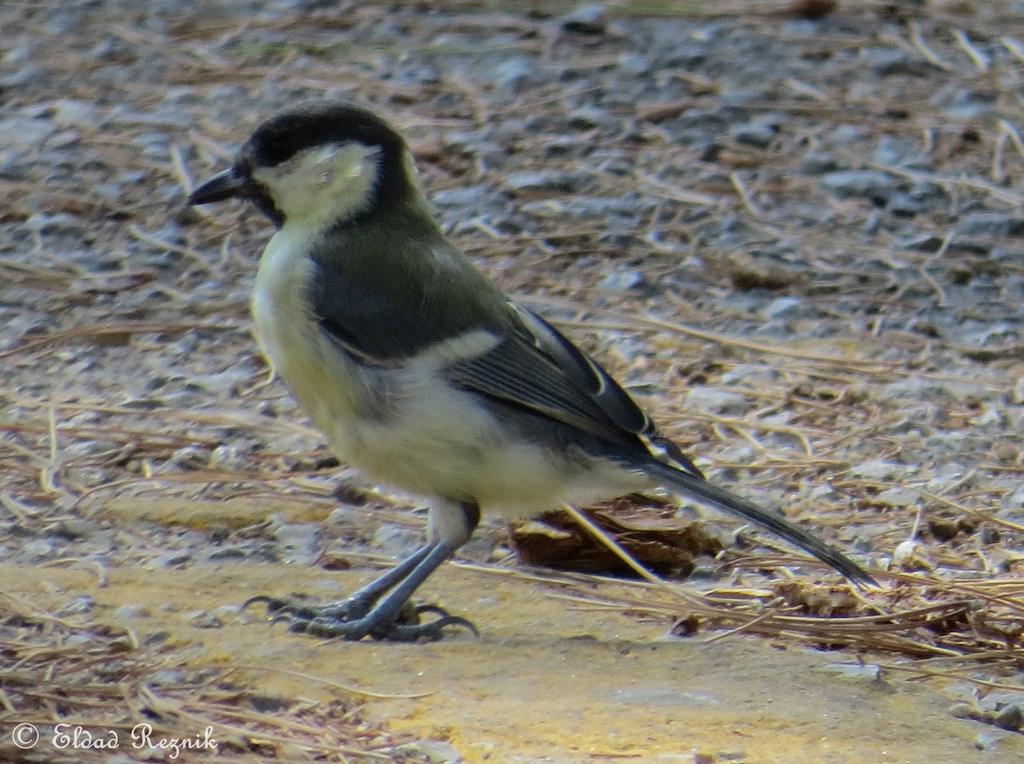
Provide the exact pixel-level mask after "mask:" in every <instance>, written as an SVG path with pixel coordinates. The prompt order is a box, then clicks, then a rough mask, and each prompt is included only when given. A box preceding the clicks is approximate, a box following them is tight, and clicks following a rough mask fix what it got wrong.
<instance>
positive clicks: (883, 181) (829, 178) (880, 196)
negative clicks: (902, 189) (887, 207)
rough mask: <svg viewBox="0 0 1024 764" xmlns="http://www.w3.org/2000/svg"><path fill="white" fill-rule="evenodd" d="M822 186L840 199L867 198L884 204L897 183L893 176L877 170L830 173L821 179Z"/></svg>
mask: <svg viewBox="0 0 1024 764" xmlns="http://www.w3.org/2000/svg"><path fill="white" fill-rule="evenodd" d="M821 184H822V186H824V187H825V189H826V190H827V191H830V192H831V193H833V194H835V195H836V196H838V197H840V198H844V199H848V198H855V197H867V198H869V199H871V200H872V201H874V202H877V203H883V204H884V203H885V202H886V201H887V200H888V199H889V197H890V196H892V194H893V192H894V191H895V189H896V181H895V180H894V179H893V177H892V176H891V175H889V174H888V173H885V172H878V171H876V170H839V171H837V172H830V173H828V174H827V175H825V176H824V177H823V178H822V179H821Z"/></svg>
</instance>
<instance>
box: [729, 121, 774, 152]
mask: <svg viewBox="0 0 1024 764" xmlns="http://www.w3.org/2000/svg"><path fill="white" fill-rule="evenodd" d="M778 132H779V131H778V130H777V129H775V128H773V127H772V126H770V125H763V124H745V125H733V126H732V127H731V128H729V135H730V136H732V139H733V140H734V141H736V143H740V144H743V145H745V146H753V147H754V148H758V149H766V148H768V147H769V146H770V145H771V143H772V141H774V140H775V136H776V135H777V134H778Z"/></svg>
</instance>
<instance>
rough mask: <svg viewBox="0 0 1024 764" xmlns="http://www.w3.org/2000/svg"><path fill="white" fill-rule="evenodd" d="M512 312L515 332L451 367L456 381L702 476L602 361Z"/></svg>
mask: <svg viewBox="0 0 1024 764" xmlns="http://www.w3.org/2000/svg"><path fill="white" fill-rule="evenodd" d="M507 309H508V310H509V311H510V313H511V318H512V321H511V327H512V328H511V331H510V332H509V333H508V334H507V335H506V336H505V337H504V339H503V340H502V341H501V342H500V343H499V344H498V345H497V346H495V347H494V348H493V349H491V350H490V351H488V352H487V353H485V354H483V355H481V356H478V357H476V358H472V359H467V360H462V361H458V362H456V363H453V364H451V365H450V366H449V367H448V368H447V370H446V372H447V374H448V376H449V378H450V379H451V380H452V381H453V382H454V383H455V384H457V385H459V386H461V387H463V388H466V389H469V390H473V391H475V392H477V393H481V394H483V395H487V396H489V397H492V398H496V399H499V400H502V401H504V402H506V403H511V404H513V405H516V406H519V407H522V408H525V409H527V410H530V411H533V412H535V413H538V414H542V415H544V416H547V417H550V418H551V419H554V420H557V421H559V422H562V423H564V424H568V425H571V426H572V427H575V428H577V429H579V430H582V431H583V432H586V433H589V434H591V435H595V436H597V437H599V438H602V439H604V440H607V441H610V442H612V443H616V444H620V445H623V446H627V447H629V448H630V449H640V450H639V451H637V452H636V453H637V454H638V455H642V456H644V457H650V456H652V455H653V456H655V457H660V458H663V459H667V460H668V461H670V462H672V463H673V464H674V466H676V467H677V468H679V469H682V470H683V471H685V472H688V473H690V474H691V475H693V476H695V477H700V478H702V477H703V475H702V474H701V472H700V470H698V469H697V467H696V466H695V465H694V464H693V462H691V461H690V460H689V459H688V458H687V457H686V456H685V455H684V454H683V453H682V452H681V451H680V450H679V448H678V447H677V446H676V445H675V444H674V443H672V442H671V441H670V440H668V439H666V438H663V437H661V436H659V435H658V434H657V431H656V430H655V427H654V424H653V422H651V420H650V418H649V417H648V416H647V414H646V413H644V411H643V409H641V408H640V407H639V406H638V405H637V404H636V402H635V401H634V400H633V399H632V398H631V397H630V396H629V394H628V393H627V392H626V391H625V390H623V389H622V387H621V386H620V385H619V384H618V383H617V382H616V381H615V380H614V379H613V378H612V376H611V375H610V374H608V372H607V371H605V370H604V369H603V368H602V367H601V365H600V364H598V363H597V362H596V361H594V360H593V359H592V358H590V356H588V355H587V354H585V353H584V352H583V351H582V350H580V349H579V348H578V347H576V345H574V344H573V343H572V342H571V341H570V340H569V339H567V338H566V337H565V336H564V335H563V334H562V333H561V332H559V331H558V330H557V329H555V328H554V327H553V326H551V324H549V323H548V322H547V321H545V320H544V319H542V318H541V317H540V316H538V315H536V314H535V313H533V312H531V311H529V310H527V309H526V308H523V307H522V306H520V305H516V304H514V303H509V304H508V306H507Z"/></svg>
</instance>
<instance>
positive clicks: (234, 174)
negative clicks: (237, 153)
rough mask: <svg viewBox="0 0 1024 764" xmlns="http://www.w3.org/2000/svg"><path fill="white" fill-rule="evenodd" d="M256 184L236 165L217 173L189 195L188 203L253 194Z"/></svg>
mask: <svg viewBox="0 0 1024 764" xmlns="http://www.w3.org/2000/svg"><path fill="white" fill-rule="evenodd" d="M254 186H255V184H254V183H253V182H252V180H251V179H250V178H247V177H245V176H244V175H242V174H241V173H239V172H238V171H237V170H236V169H235V168H234V167H231V168H228V169H227V170H224V171H222V172H219V173H217V174H216V175H214V176H213V177H212V178H210V179H209V180H207V181H206V182H205V183H203V184H202V185H200V186H199V187H198V188H196V189H195V190H194V191H192V193H191V194H189V196H188V201H187V203H188V204H209V203H211V202H220V201H223V200H225V199H230V198H232V197H242V198H245V197H250V196H253V195H254V194H253V192H254V191H255V188H254Z"/></svg>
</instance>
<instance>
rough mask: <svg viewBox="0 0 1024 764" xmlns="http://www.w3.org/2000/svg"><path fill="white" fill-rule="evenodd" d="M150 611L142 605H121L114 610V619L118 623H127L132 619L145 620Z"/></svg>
mask: <svg viewBox="0 0 1024 764" xmlns="http://www.w3.org/2000/svg"><path fill="white" fill-rule="evenodd" d="M149 615H150V611H149V610H148V609H147V608H144V607H143V606H142V605H122V606H121V607H119V608H117V609H115V610H114V618H116V619H117V620H119V621H129V620H132V619H133V618H147V617H148V616H149Z"/></svg>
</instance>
